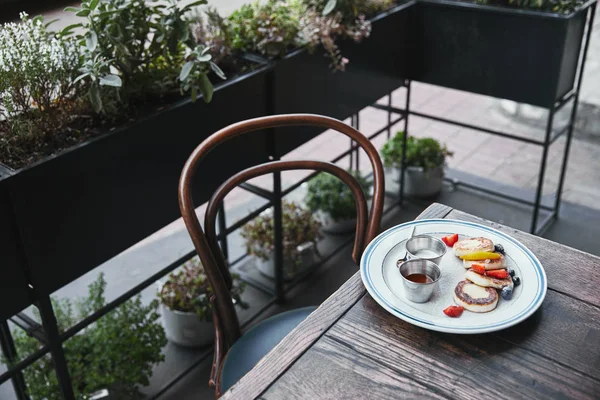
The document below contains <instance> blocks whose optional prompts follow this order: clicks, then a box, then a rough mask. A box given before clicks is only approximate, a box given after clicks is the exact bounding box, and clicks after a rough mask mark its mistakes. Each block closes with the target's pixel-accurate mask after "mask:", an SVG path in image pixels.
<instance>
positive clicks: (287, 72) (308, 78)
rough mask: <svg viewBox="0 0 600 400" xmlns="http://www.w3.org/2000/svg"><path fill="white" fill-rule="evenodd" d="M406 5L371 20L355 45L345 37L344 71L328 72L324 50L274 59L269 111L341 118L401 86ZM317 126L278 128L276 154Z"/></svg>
mask: <svg viewBox="0 0 600 400" xmlns="http://www.w3.org/2000/svg"><path fill="white" fill-rule="evenodd" d="M413 4H414V3H406V4H403V5H401V6H397V7H395V8H394V9H392V10H390V11H387V12H385V13H382V14H380V15H378V16H377V17H375V18H373V19H372V20H371V22H372V33H371V36H370V37H369V38H367V39H365V40H364V41H362V42H361V43H355V42H353V41H350V40H345V41H342V42H341V43H340V49H341V52H342V54H343V55H344V56H345V57H347V58H348V59H349V60H350V63H349V64H348V65H347V67H346V71H344V72H339V71H338V72H333V71H332V70H331V69H330V68H329V63H330V60H329V58H328V57H325V55H324V50H323V49H322V48H317V49H316V50H315V52H314V53H313V54H310V53H309V52H308V51H306V50H298V51H296V52H293V53H291V54H289V55H288V56H287V57H285V58H284V59H282V60H278V61H275V67H274V68H273V71H272V72H271V73H272V83H271V87H272V91H273V92H272V93H273V104H272V112H273V113H274V114H284V113H315V114H322V115H327V116H330V117H333V118H337V119H341V120H344V119H346V118H349V117H350V116H352V115H353V114H355V113H357V112H358V111H360V110H362V109H363V108H365V107H367V106H368V105H370V104H373V103H375V102H376V101H377V100H378V99H380V98H382V97H383V96H385V95H387V94H388V93H390V92H391V91H392V90H394V89H396V88H398V87H400V86H402V84H403V82H404V78H405V77H406V74H407V62H408V61H409V59H408V52H409V51H408V46H409V41H408V37H407V32H408V29H409V27H410V26H409V20H410V18H409V12H410V8H411V6H412V5H413ZM320 133H321V131H320V130H319V129H307V128H298V129H294V128H284V131H283V132H282V134H278V135H277V136H276V138H277V139H276V143H277V144H276V154H277V155H278V156H281V155H283V154H285V153H287V152H289V151H291V150H293V149H295V148H296V147H298V146H299V145H301V144H303V143H305V142H307V141H308V140H310V139H312V138H313V137H315V136H317V135H318V134H320Z"/></svg>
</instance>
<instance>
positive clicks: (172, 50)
mask: <svg viewBox="0 0 600 400" xmlns="http://www.w3.org/2000/svg"><path fill="white" fill-rule="evenodd" d="M178 3H179V1H178V0H168V1H166V2H165V1H158V0H149V1H139V0H100V1H98V0H89V1H88V0H84V1H83V2H82V3H81V7H80V8H74V7H67V8H66V10H67V11H72V12H74V13H75V14H76V15H77V16H80V17H85V18H86V19H85V22H84V23H83V24H77V25H71V26H69V27H67V28H65V30H63V34H71V32H73V29H74V28H76V27H83V30H84V33H83V34H80V35H78V38H79V40H80V43H81V45H82V46H83V47H84V49H85V50H84V66H83V68H82V69H81V75H80V76H79V78H78V79H84V80H85V81H86V82H89V92H88V95H89V99H90V102H91V104H92V106H93V107H94V109H95V111H96V112H107V113H117V112H118V111H119V107H120V106H122V105H130V104H131V103H134V102H135V101H136V100H140V99H142V98H144V97H145V96H147V95H154V96H156V95H162V94H165V93H168V92H169V91H173V90H176V89H177V88H178V87H179V88H180V89H181V91H182V92H191V93H192V98H193V99H195V97H196V93H197V92H198V91H199V92H200V93H202V94H203V95H204V99H205V101H207V102H208V101H210V99H211V97H212V90H213V89H212V84H211V83H210V81H209V80H208V78H207V76H206V75H207V74H208V72H209V71H210V70H211V69H213V70H215V71H220V70H219V69H218V67H216V65H214V63H212V62H211V56H210V54H206V49H205V48H204V46H202V45H197V44H196V43H195V41H194V39H193V37H192V35H191V33H190V21H189V19H188V18H187V17H186V13H187V12H188V11H189V10H190V9H191V8H192V7H194V6H197V5H200V4H206V0H201V1H196V2H193V3H190V4H188V5H186V6H184V7H179V4H178ZM113 71H115V72H113ZM221 75H222V73H221Z"/></svg>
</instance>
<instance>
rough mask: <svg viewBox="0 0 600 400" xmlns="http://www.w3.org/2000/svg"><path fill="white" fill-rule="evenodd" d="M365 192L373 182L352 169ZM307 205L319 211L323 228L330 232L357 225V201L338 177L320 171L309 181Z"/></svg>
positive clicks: (348, 228)
mask: <svg viewBox="0 0 600 400" xmlns="http://www.w3.org/2000/svg"><path fill="white" fill-rule="evenodd" d="M351 173H352V175H354V177H356V179H357V180H358V182H359V184H360V186H361V187H362V188H363V191H364V192H365V194H368V193H369V190H370V188H371V183H370V182H368V181H367V180H366V179H365V178H364V177H363V176H362V175H361V174H360V172H358V171H354V172H353V171H351ZM305 201H306V205H307V206H308V208H309V209H310V210H311V211H313V212H319V213H320V214H321V218H322V219H323V230H324V231H325V232H330V233H345V232H349V231H352V230H353V229H354V228H355V227H356V203H355V201H354V197H353V196H352V191H351V190H350V188H349V187H348V186H347V185H346V184H345V183H344V182H342V181H341V180H340V179H338V178H337V177H335V176H333V175H331V174H328V173H320V174H319V175H317V176H316V177H315V178H314V179H311V180H310V181H309V182H308V189H307V194H306V200H305Z"/></svg>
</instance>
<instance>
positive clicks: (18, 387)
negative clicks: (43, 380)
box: [0, 321, 28, 400]
mask: <svg viewBox="0 0 600 400" xmlns="http://www.w3.org/2000/svg"><path fill="white" fill-rule="evenodd" d="M0 347H2V353H4V356H5V357H6V359H7V360H8V361H9V362H10V363H13V362H15V361H17V357H18V354H17V349H15V342H14V341H13V338H12V335H11V333H10V329H9V327H8V323H7V322H6V321H2V322H0ZM11 381H12V384H13V388H14V390H15V394H16V395H17V399H19V400H27V399H28V397H27V385H26V384H25V379H24V378H23V373H22V372H21V371H19V372H17V373H16V374H15V375H14V376H13V377H12V378H11Z"/></svg>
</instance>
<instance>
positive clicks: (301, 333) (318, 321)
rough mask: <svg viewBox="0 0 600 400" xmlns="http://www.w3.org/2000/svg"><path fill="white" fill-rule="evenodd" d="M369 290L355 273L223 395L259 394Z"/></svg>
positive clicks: (241, 396)
mask: <svg viewBox="0 0 600 400" xmlns="http://www.w3.org/2000/svg"><path fill="white" fill-rule="evenodd" d="M365 293H366V290H365V287H364V286H363V284H362V281H361V280H360V274H355V275H354V276H353V277H352V278H350V279H349V280H348V281H346V283H345V284H344V285H343V286H342V287H341V288H340V289H339V290H338V291H337V292H335V293H334V294H333V295H332V296H331V297H329V298H328V299H327V300H325V302H324V303H323V304H321V306H320V307H319V308H318V309H317V310H315V311H314V312H313V313H312V314H310V316H309V317H308V318H306V319H305V320H304V321H302V322H301V323H300V324H299V325H298V326H297V327H296V328H295V329H294V330H293V331H292V332H290V333H289V334H288V335H287V336H286V337H285V338H284V339H283V340H282V341H281V343H279V344H278V345H277V346H276V347H275V348H274V349H273V350H271V351H270V352H269V353H268V354H267V355H266V356H265V357H263V359H262V360H261V361H259V363H258V364H257V365H256V366H255V367H254V368H253V369H252V370H251V371H250V372H248V373H247V374H246V375H245V376H244V377H243V378H242V379H240V380H239V381H238V382H237V383H236V384H235V385H233V387H231V388H230V389H229V390H228V391H227V392H226V393H225V394H224V395H223V396H222V397H221V399H236V400H237V399H241V398H244V399H253V398H255V397H258V396H259V395H260V394H261V393H262V392H263V391H265V389H267V388H268V387H269V385H270V384H271V383H272V382H273V381H274V380H275V379H277V377H279V376H280V375H281V374H282V373H284V372H285V371H286V370H287V368H288V367H289V366H290V365H291V364H292V363H293V362H294V361H296V359H297V358H298V357H300V355H302V353H304V351H306V350H307V349H308V348H310V347H311V346H312V345H313V344H314V343H315V342H316V341H317V340H318V339H319V338H320V337H321V335H323V333H324V332H325V331H326V330H327V329H329V327H330V326H332V325H333V324H334V323H335V322H336V321H337V320H338V319H339V318H340V317H341V316H342V315H343V314H344V313H345V312H346V311H347V310H348V309H349V308H351V307H352V305H353V304H354V303H356V301H358V300H359V299H360V298H361V297H362V296H363V295H364V294H365Z"/></svg>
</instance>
